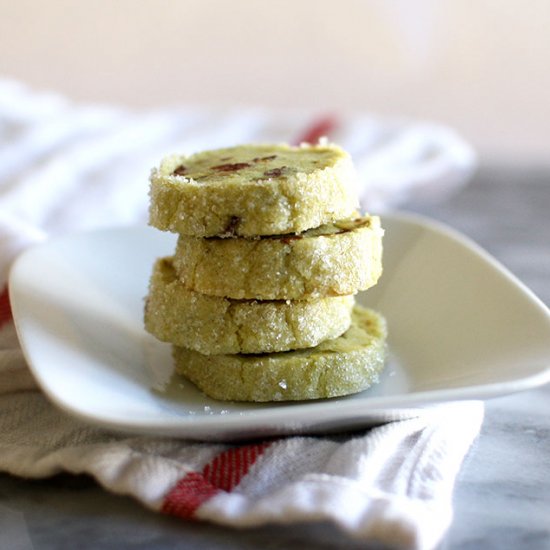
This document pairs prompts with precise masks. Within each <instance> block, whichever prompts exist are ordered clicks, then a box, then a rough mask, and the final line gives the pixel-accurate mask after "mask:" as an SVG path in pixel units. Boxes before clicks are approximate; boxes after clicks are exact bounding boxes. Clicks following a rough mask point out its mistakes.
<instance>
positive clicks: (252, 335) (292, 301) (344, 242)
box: [145, 143, 386, 401]
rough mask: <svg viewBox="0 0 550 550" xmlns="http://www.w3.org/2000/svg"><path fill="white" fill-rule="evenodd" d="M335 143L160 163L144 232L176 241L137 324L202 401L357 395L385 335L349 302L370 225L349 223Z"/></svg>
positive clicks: (373, 273) (376, 365)
mask: <svg viewBox="0 0 550 550" xmlns="http://www.w3.org/2000/svg"><path fill="white" fill-rule="evenodd" d="M355 180H356V174H355V170H354V167H353V164H352V161H351V159H350V157H349V155H348V154H347V153H346V152H345V151H343V150H342V149H340V148H339V147H336V146H334V145H329V144H323V143H321V144H319V145H302V146H299V147H290V146H286V145H247V146H239V147H232V148H226V149H218V150H214V151H206V152H202V153H198V154H195V155H192V156H189V157H182V156H171V157H168V158H166V159H164V160H163V161H162V162H161V164H160V167H159V168H157V169H154V170H153V172H152V175H151V191H150V198H151V205H150V223H151V225H153V226H154V227H156V228H158V229H161V230H164V231H171V232H174V233H177V234H178V235H179V237H178V242H177V246H176V249H175V251H174V254H173V256H170V257H165V258H161V259H159V260H157V262H156V264H155V266H154V268H153V273H152V276H151V280H150V285H149V294H148V296H147V299H146V306H145V327H146V329H147V331H149V332H150V333H151V334H153V335H154V336H156V337H157V338H158V339H160V340H162V341H165V342H170V343H171V344H173V350H174V353H173V355H174V361H175V365H176V370H177V371H178V372H179V373H181V374H182V375H184V376H185V377H187V378H188V379H189V380H191V381H192V382H194V383H195V384H196V385H197V386H198V387H199V388H200V389H201V390H202V391H203V392H204V393H206V394H207V395H209V396H210V397H213V398H216V399H223V400H235V401H286V400H301V399H318V398H325V397H334V396H338V395H346V394H350V393H355V392H358V391H361V390H363V389H365V388H367V387H369V386H370V385H371V384H373V383H374V382H376V380H377V378H378V374H379V372H380V371H381V370H382V368H383V365H384V352H385V338H386V326H385V322H384V319H383V318H382V317H381V316H380V315H379V314H377V313H376V312H374V311H372V310H368V309H365V308H362V307H360V306H358V305H356V304H355V294H356V293H357V292H358V291H360V290H366V289H367V288H369V287H371V286H373V285H375V284H376V282H377V280H378V278H379V276H380V274H381V271H382V235H383V230H382V229H381V227H380V220H379V219H378V218H377V217H375V216H359V214H358V213H357V207H358V204H357V197H356V194H355V183H356V181H355Z"/></svg>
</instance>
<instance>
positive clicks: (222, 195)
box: [150, 145, 358, 237]
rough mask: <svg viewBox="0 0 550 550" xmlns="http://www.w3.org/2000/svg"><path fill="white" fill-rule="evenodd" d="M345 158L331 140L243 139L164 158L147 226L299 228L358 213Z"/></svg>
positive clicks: (177, 229)
mask: <svg viewBox="0 0 550 550" xmlns="http://www.w3.org/2000/svg"><path fill="white" fill-rule="evenodd" d="M355 177H356V175H355V170H354V168H353V164H352V161H351V158H350V156H349V155H348V154H347V153H346V152H345V151H343V150H342V149H340V148H339V147H336V146H333V145H313V146H311V145H303V146H300V147H290V146H287V145H276V146H273V145H248V146H239V147H231V148H228V149H218V150H215V151H205V152H203V153H198V154H196V155H193V156H190V157H184V156H171V157H168V158H166V159H164V160H163V161H162V163H161V165H160V167H159V168H158V169H155V170H154V171H153V173H152V176H151V210H150V222H151V225H153V226H154V227H157V228H158V229H162V230H166V231H172V232H174V233H179V234H181V235H190V236H193V237H214V236H225V237H233V236H239V237H257V236H260V235H281V234H286V233H300V232H302V231H305V230H306V229H311V228H313V227H319V226H320V225H322V224H324V223H329V222H333V221H335V220H340V219H346V218H351V217H353V216H354V213H355V212H356V211H357V208H358V202H357V196H356V193H355V188H354V184H355Z"/></svg>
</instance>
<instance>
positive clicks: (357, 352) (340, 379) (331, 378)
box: [173, 305, 387, 402]
mask: <svg viewBox="0 0 550 550" xmlns="http://www.w3.org/2000/svg"><path fill="white" fill-rule="evenodd" d="M386 334H387V332H386V322H385V320H384V318H383V317H382V316H380V315H379V314H378V313H376V312H374V311H372V310H370V309H366V308H363V307H360V306H358V305H356V306H355V307H354V309H353V312H352V323H351V326H350V328H349V329H348V330H347V331H346V332H345V333H344V334H342V335H341V336H339V337H338V338H334V339H330V340H325V341H323V342H321V343H320V344H319V345H317V346H315V347H312V348H306V349H301V350H293V351H287V352H279V353H264V354H254V355H248V354H237V355H203V354H201V353H198V352H196V351H193V350H190V349H188V348H183V347H178V346H174V347H173V356H174V360H175V365H176V371H177V372H178V373H180V374H183V375H184V376H185V377H186V378H188V379H189V380H191V381H192V382H193V383H194V384H195V385H196V386H198V387H199V388H200V389H201V390H202V391H203V392H204V393H205V394H207V395H208V396H210V397H213V398H214V399H220V400H227V401H256V402H263V401H297V400H305V399H321V398H327V397H337V396H342V395H348V394H352V393H357V392H360V391H363V390H365V389H367V388H369V387H370V386H371V385H372V384H374V383H376V382H377V381H378V376H379V374H380V372H381V371H382V369H383V368H384V359H385V347H386Z"/></svg>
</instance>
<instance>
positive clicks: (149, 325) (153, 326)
mask: <svg viewBox="0 0 550 550" xmlns="http://www.w3.org/2000/svg"><path fill="white" fill-rule="evenodd" d="M353 304H354V297H353V296H337V297H331V298H322V299H319V300H311V301H304V300H301V301H297V300H293V301H291V300H286V301H285V300H273V301H256V300H231V299H228V298H220V297H218V296H207V295H206V294H200V293H198V292H194V291H191V290H187V289H186V288H185V287H184V286H183V285H182V284H181V282H180V281H179V280H178V279H177V277H176V273H175V271H174V269H173V266H172V259H171V258H162V259H160V260H158V261H157V262H156V263H155V266H154V268H153V274H152V276H151V280H150V284H149V294H148V296H147V299H146V305H145V314H144V317H145V328H146V330H147V331H148V332H150V333H151V334H153V335H154V336H156V337H157V338H158V339H159V340H162V341H164V342H171V343H172V344H176V345H178V346H185V347H187V348H191V349H193V350H196V351H199V352H201V353H203V354H207V355H211V354H224V353H264V352H274V351H286V350H290V349H301V348H307V347H311V346H315V345H317V344H318V343H319V342H322V341H323V340H326V339H327V338H335V337H337V336H339V335H340V334H342V333H343V332H345V331H346V330H347V329H348V327H349V326H350V323H351V310H352V308H353Z"/></svg>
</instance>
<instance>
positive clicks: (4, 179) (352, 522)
mask: <svg viewBox="0 0 550 550" xmlns="http://www.w3.org/2000/svg"><path fill="white" fill-rule="evenodd" d="M322 135H327V136H328V137H329V139H330V140H331V141H334V142H337V143H339V144H341V145H342V146H343V147H344V148H346V149H348V150H349V151H350V152H351V154H352V156H353V158H354V161H355V163H356V165H357V167H358V169H359V173H360V175H361V188H360V189H359V192H360V197H361V201H362V204H363V206H364V208H365V209H367V210H369V211H371V212H378V211H380V210H382V209H386V208H391V207H393V206H395V205H397V204H404V202H405V201H406V200H408V199H409V198H411V197H414V198H415V199H416V200H433V199H438V198H441V197H444V196H445V195H446V194H448V193H449V192H451V191H453V190H454V189H455V188H456V187H457V186H460V185H462V184H464V183H465V182H466V181H467V179H468V177H469V175H470V174H471V172H472V170H473V168H474V166H475V155H474V154H473V153H472V150H471V148H470V147H469V146H468V145H467V144H466V143H464V142H463V141H462V140H461V139H460V137H458V136H457V135H455V134H454V132H452V131H451V130H449V129H447V128H444V127H441V126H438V125H433V124H424V123H422V124H420V123H412V122H403V121H390V120H387V119H381V118H377V117H373V116H370V115H365V114H358V115H357V116H353V117H352V116H346V117H338V116H334V115H333V116H330V117H327V116H325V117H320V116H319V115H318V114H315V113H281V112H278V113H274V112H271V111H268V110H264V109H234V110H221V109H219V110H215V109H205V108H202V109H199V108H190V107H189V108H187V107H186V108H181V109H170V110H157V111H153V112H146V113H137V112H131V111H128V110H125V109H122V108H115V107H98V106H88V105H76V104H73V103H71V102H70V101H68V100H66V99H64V98H61V97H59V96H57V95H55V94H46V93H36V92H34V91H32V90H30V89H28V88H27V87H25V86H24V85H22V84H20V83H17V82H12V81H0V145H1V146H0V285H2V286H3V285H5V282H6V279H7V273H8V270H9V266H10V264H11V262H12V261H13V258H14V257H15V256H16V255H17V254H18V253H19V252H20V251H22V250H23V249H25V248H26V247H28V246H30V245H32V244H34V243H36V242H39V241H41V240H44V239H46V238H48V237H49V236H51V235H54V234H59V233H63V232H67V231H73V230H76V229H85V228H95V227H99V226H112V225H123V224H134V223H136V222H137V223H144V222H145V221H146V218H147V201H148V197H147V187H148V182H147V178H148V174H149V170H150V168H151V166H153V165H155V164H156V163H157V162H158V160H159V159H160V158H161V157H162V156H164V155H166V154H169V153H173V152H185V153H191V152H193V151H196V150H199V149H203V148H212V147H218V146H225V145H233V144H237V143H242V142H252V141H263V142H268V141H290V142H300V141H313V140H316V139H317V138H318V137H320V136H322ZM482 417H483V406H482V404H480V403H456V404H449V405H445V406H440V407H437V408H435V409H431V410H428V411H426V412H425V413H424V414H423V415H422V416H420V417H418V418H415V419H411V420H403V421H399V422H393V423H390V424H387V425H384V426H381V427H377V428H374V429H371V430H366V431H363V432H360V433H356V434H353V435H343V436H340V437H337V438H335V437H288V438H277V439H271V440H268V441H261V442H252V443H247V444H241V445H235V444H231V445H227V444H214V443H199V442H190V441H183V440H178V439H169V438H155V437H136V436H132V437H129V436H123V435H116V434H113V433H109V432H107V431H103V430H100V429H97V428H93V427H90V426H87V425H85V424H82V423H81V422H80V421H78V420H75V419H73V418H71V417H69V416H68V415H67V414H65V413H63V412H61V411H59V410H58V409H57V408H55V407H54V406H53V405H51V404H50V403H49V401H48V400H47V399H46V398H45V397H44V395H43V394H42V393H41V392H40V391H39V389H38V388H37V387H36V385H35V383H34V380H33V378H32V376H31V374H30V372H29V370H28V368H27V366H26V364H25V361H24V359H23V356H22V353H21V350H20V347H19V345H18V342H17V337H16V334H15V330H14V325H13V320H12V319H11V313H10V306H9V300H8V295H7V292H6V290H5V287H4V291H3V292H2V293H1V295H0V470H2V471H5V472H9V473H12V474H14V475H19V476H24V477H34V478H36V477H44V476H50V475H53V474H54V473H57V472H60V471H67V472H73V473H87V474H90V475H92V476H94V477H95V478H96V479H97V481H98V482H99V483H101V484H102V485H103V486H104V487H105V488H106V489H107V490H109V491H112V492H115V493H121V494H129V495H133V496H134V497H135V498H136V499H138V500H139V501H141V502H142V503H143V504H144V505H146V506H148V507H150V508H151V509H153V510H156V511H159V512H164V513H169V514H173V515H176V516H179V517H182V518H188V519H195V520H204V521H212V522H216V523H220V524H224V525H229V526H234V527H241V528H242V527H250V526H256V525H262V524H265V523H286V524H288V523H292V522H315V521H326V520H328V521H332V522H333V523H334V524H336V525H338V526H339V527H340V528H341V529H342V530H343V531H345V532H346V533H348V534H349V535H350V536H352V537H356V538H359V539H362V540H365V541H377V542H379V543H382V544H385V545H387V546H389V547H395V548H422V549H423V548H433V547H434V546H435V545H436V544H437V543H438V542H439V541H440V540H441V538H442V536H443V535H444V533H445V530H446V529H447V528H448V526H449V523H450V521H451V518H452V490H453V486H454V483H455V480H456V476H457V473H458V471H459V468H460V465H461V463H462V460H463V458H464V456H465V454H466V453H467V451H468V449H469V447H470V445H471V444H472V441H473V440H474V439H475V437H476V435H477V434H478V433H479V429H480V425H481V422H482Z"/></svg>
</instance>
